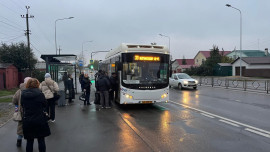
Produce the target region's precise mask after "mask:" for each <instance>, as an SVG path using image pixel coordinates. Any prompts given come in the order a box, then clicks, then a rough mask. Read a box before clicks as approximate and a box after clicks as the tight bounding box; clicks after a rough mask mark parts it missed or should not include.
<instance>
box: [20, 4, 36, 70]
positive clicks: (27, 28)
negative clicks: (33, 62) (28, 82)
mask: <svg viewBox="0 0 270 152" xmlns="http://www.w3.org/2000/svg"><path fill="white" fill-rule="evenodd" d="M25 8H26V9H27V12H26V16H24V15H21V17H22V18H26V31H25V35H26V37H27V47H28V55H29V56H28V68H29V71H30V74H31V67H30V55H31V51H30V37H29V34H30V30H29V22H28V18H34V16H32V15H30V16H29V15H28V9H29V8H30V6H25ZM31 75H32V74H31Z"/></svg>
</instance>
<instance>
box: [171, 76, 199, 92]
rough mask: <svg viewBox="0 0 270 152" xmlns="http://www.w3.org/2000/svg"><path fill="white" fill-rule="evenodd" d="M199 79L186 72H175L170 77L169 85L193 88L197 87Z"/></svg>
mask: <svg viewBox="0 0 270 152" xmlns="http://www.w3.org/2000/svg"><path fill="white" fill-rule="evenodd" d="M197 86H198V81H197V80H195V79H193V78H191V77H190V76H189V75H188V74H186V73H174V74H172V76H171V77H170V79H169V87H178V88H179V89H180V90H181V89H182V88H193V89H197Z"/></svg>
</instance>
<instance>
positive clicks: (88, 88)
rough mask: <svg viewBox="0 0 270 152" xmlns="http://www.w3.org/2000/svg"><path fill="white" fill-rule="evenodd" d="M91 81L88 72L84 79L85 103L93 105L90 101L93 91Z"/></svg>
mask: <svg viewBox="0 0 270 152" xmlns="http://www.w3.org/2000/svg"><path fill="white" fill-rule="evenodd" d="M91 85H92V83H91V81H90V79H89V76H88V74H87V73H86V74H84V77H83V79H82V88H83V91H84V92H85V100H84V105H86V104H87V105H91V103H90V102H89V99H90V91H91Z"/></svg>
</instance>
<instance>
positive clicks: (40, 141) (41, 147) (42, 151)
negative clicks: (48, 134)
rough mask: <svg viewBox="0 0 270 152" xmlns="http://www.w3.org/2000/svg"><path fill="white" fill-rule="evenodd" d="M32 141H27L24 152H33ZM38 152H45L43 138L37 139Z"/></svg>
mask: <svg viewBox="0 0 270 152" xmlns="http://www.w3.org/2000/svg"><path fill="white" fill-rule="evenodd" d="M33 145H34V139H27V143H26V152H33ZM38 150H39V152H46V145H45V139H44V137H42V138H38Z"/></svg>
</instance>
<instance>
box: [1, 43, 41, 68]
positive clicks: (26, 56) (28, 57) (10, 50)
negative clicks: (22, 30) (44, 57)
mask: <svg viewBox="0 0 270 152" xmlns="http://www.w3.org/2000/svg"><path fill="white" fill-rule="evenodd" d="M0 62H1V63H12V64H13V65H14V66H16V67H17V68H18V70H19V71H26V70H30V71H32V70H33V69H34V68H35V64H36V63H37V59H36V58H35V57H34V53H33V51H32V49H30V53H29V49H28V47H27V45H26V44H24V43H23V42H21V43H15V44H11V45H7V44H5V43H3V44H1V46H0Z"/></svg>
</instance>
